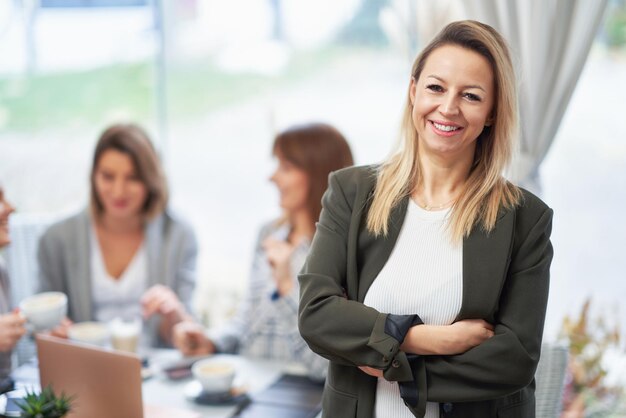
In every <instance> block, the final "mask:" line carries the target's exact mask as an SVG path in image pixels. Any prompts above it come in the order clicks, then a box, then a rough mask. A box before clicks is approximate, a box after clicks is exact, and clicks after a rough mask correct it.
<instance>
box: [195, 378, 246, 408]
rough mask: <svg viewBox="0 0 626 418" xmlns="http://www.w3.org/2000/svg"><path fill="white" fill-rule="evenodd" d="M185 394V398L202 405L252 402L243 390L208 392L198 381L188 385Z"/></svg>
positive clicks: (233, 388)
mask: <svg viewBox="0 0 626 418" xmlns="http://www.w3.org/2000/svg"><path fill="white" fill-rule="evenodd" d="M183 392H184V394H185V398H187V399H188V400H190V401H192V402H195V403H197V404H200V405H213V406H218V405H238V404H241V403H244V402H249V401H250V398H249V397H248V395H247V394H246V393H245V391H242V389H241V388H236V387H232V388H231V389H230V390H229V391H226V392H206V391H205V390H204V389H202V385H201V384H200V382H198V381H197V380H193V381H191V382H189V383H187V385H185V388H184V389H183Z"/></svg>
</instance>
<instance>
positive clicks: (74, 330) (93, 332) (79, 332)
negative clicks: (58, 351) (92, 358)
mask: <svg viewBox="0 0 626 418" xmlns="http://www.w3.org/2000/svg"><path fill="white" fill-rule="evenodd" d="M67 336H68V337H69V338H70V340H73V341H78V342H81V343H87V344H93V345H97V346H100V347H106V346H107V345H108V344H109V337H110V336H109V329H108V327H107V326H106V325H105V324H103V323H101V322H95V321H86V322H77V323H75V324H72V325H70V327H69V328H68V330H67Z"/></svg>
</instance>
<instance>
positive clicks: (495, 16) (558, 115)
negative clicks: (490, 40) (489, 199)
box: [463, 0, 607, 193]
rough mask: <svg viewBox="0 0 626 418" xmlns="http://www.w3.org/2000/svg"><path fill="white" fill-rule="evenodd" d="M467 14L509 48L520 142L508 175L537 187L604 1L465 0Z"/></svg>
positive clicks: (604, 5) (603, 7) (605, 1)
mask: <svg viewBox="0 0 626 418" xmlns="http://www.w3.org/2000/svg"><path fill="white" fill-rule="evenodd" d="M463 4H464V5H465V10H466V12H467V16H468V18H470V19H475V20H478V21H481V22H484V23H487V24H489V25H491V26H493V27H494V28H496V29H497V30H498V31H499V32H500V33H502V35H503V36H504V37H505V38H506V39H507V40H508V42H509V44H510V46H511V49H512V50H513V55H514V61H515V64H516V67H517V68H516V69H517V75H518V77H519V79H520V81H521V84H520V91H519V94H520V116H521V147H520V153H519V155H518V156H517V157H516V160H515V161H514V164H513V167H512V172H511V177H512V178H513V180H514V181H516V182H517V183H519V184H520V185H522V186H524V187H526V188H528V189H530V190H531V191H533V192H535V193H539V192H540V182H539V171H538V170H539V166H540V164H541V162H542V161H543V159H544V157H545V156H546V154H547V152H548V150H549V148H550V144H551V143H552V141H553V139H554V136H555V135H556V132H557V130H558V128H559V124H560V122H561V119H562V117H563V114H564V113H565V110H566V109H567V104H568V103H569V100H570V98H571V96H572V93H573V92H574V88H575V87H576V83H577V81H578V78H579V76H580V73H581V71H582V69H583V67H584V64H585V61H586V59H587V55H588V53H589V49H590V47H591V44H592V42H593V39H594V37H595V35H596V32H597V30H598V25H599V24H600V22H601V20H602V15H603V13H604V10H605V8H606V5H607V0H465V1H464V2H463Z"/></svg>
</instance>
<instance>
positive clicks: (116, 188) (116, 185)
mask: <svg viewBox="0 0 626 418" xmlns="http://www.w3.org/2000/svg"><path fill="white" fill-rule="evenodd" d="M125 189H126V184H125V182H124V180H123V179H116V180H115V181H114V182H113V189H112V191H113V196H114V197H121V196H123V195H124V192H125Z"/></svg>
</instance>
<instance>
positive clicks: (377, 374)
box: [359, 366, 383, 377]
mask: <svg viewBox="0 0 626 418" xmlns="http://www.w3.org/2000/svg"><path fill="white" fill-rule="evenodd" d="M359 369H361V371H362V372H363V373H365V374H369V375H370V376H374V377H383V371H382V370H380V369H375V368H373V367H369V366H359Z"/></svg>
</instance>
